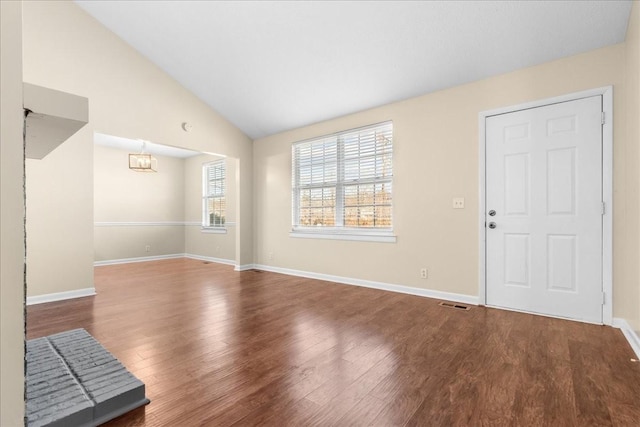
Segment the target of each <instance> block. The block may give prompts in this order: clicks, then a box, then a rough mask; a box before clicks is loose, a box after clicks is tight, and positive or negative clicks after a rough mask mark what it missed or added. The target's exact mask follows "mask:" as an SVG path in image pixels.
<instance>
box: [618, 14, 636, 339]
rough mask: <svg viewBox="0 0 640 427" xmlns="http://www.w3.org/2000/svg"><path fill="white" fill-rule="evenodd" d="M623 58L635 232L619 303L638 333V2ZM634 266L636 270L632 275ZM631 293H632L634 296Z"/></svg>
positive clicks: (630, 238)
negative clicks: (624, 292) (625, 289)
mask: <svg viewBox="0 0 640 427" xmlns="http://www.w3.org/2000/svg"><path fill="white" fill-rule="evenodd" d="M626 55H627V65H626V93H627V94H628V98H627V107H626V108H627V111H626V125H627V129H626V131H627V135H626V138H627V140H628V141H629V148H630V150H629V155H628V156H626V157H625V162H626V165H625V167H626V168H627V179H628V181H629V183H628V189H629V196H630V197H629V198H630V200H629V203H630V204H631V203H633V205H632V208H630V210H629V212H628V215H629V218H632V217H634V216H635V223H634V224H633V226H634V227H635V228H633V229H632V230H634V231H635V232H629V233H625V238H626V239H628V242H629V248H628V250H627V251H626V252H625V255H626V256H627V260H626V263H627V264H628V265H629V272H628V276H627V277H628V281H629V293H628V296H627V297H626V298H625V299H624V301H623V302H622V303H623V304H625V307H624V311H625V313H629V314H628V315H627V316H628V317H627V320H628V321H629V323H630V324H631V326H632V327H633V328H635V330H636V331H639V333H640V262H639V260H640V194H639V193H640V2H637V1H636V2H634V4H633V9H632V10H631V17H630V18H629V27H628V29H627V39H626ZM632 153H633V155H632ZM634 266H635V269H636V270H635V272H632V271H631V269H633V268H634ZM632 291H635V294H633V293H632ZM634 296H635V298H634ZM634 313H635V316H634Z"/></svg>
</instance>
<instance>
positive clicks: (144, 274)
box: [27, 259, 640, 427]
mask: <svg viewBox="0 0 640 427" xmlns="http://www.w3.org/2000/svg"><path fill="white" fill-rule="evenodd" d="M95 286H96V290H97V295H96V296H93V297H86V298H78V299H75V300H68V301H60V302H54V303H48V304H39V305H33V306H29V307H28V308H27V337H28V338H36V337H40V336H45V335H49V334H52V333H56V332H62V331H65V330H69V329H74V328H85V329H86V330H87V331H88V332H89V333H91V334H92V335H93V336H94V337H95V338H96V339H98V340H99V341H100V342H101V343H102V344H103V345H104V346H105V348H107V349H108V350H109V351H110V352H112V353H113V354H114V355H115V356H116V357H117V358H119V359H120V360H121V361H122V362H123V363H124V365H125V366H126V367H127V368H128V369H129V370H130V371H131V372H132V373H133V374H134V375H136V376H138V377H139V378H140V379H141V380H142V381H144V382H145V384H146V387H147V395H148V396H149V397H150V399H151V403H150V404H149V405H147V406H145V407H143V408H140V409H137V410H135V411H132V412H130V413H128V414H126V415H124V416H122V417H120V418H118V419H115V420H113V421H111V422H110V423H108V425H109V426H112V427H113V426H192V425H203V426H229V425H236V426H253V425H255V426H257V425H260V426H264V425H267V426H269V425H273V426H352V425H353V426H360V425H374V426H385V427H386V426H391V425H407V426H484V425H487V426H502V425H504V426H538V425H539V426H546V425H548V426H591V425H594V426H595V425H598V426H599V425H603V426H623V427H626V426H633V427H637V426H638V425H640V403H639V400H638V396H639V395H640V363H634V362H632V361H631V359H633V358H635V356H634V354H633V352H632V350H631V348H630V347H629V345H628V343H627V342H626V340H625V339H624V337H623V336H622V334H621V333H620V331H619V330H616V329H613V328H610V327H605V326H597V325H589V324H584V323H578V322H570V321H566V320H560V319H552V318H547V317H540V316H533V315H529V314H522V313H513V312H508V311H503V310H497V309H489V308H485V307H472V308H471V310H469V311H460V310H456V309H451V308H445V307H441V306H439V305H438V301H436V300H433V299H429V298H422V297H417V296H412V295H403V294H398V293H389V292H384V291H380V290H375V289H368V288H362V287H356V286H347V285H339V284H334V283H331V282H326V281H319V280H312V279H305V278H300V277H293V276H285V275H280V274H275V273H267V272H257V271H245V272H236V271H233V267H230V266H226V265H220V264H214V263H204V262H202V261H197V260H191V259H171V260H162V261H151V262H144V263H135V264H122V265H113V266H103V267H96V269H95Z"/></svg>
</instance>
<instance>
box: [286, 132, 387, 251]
mask: <svg viewBox="0 0 640 427" xmlns="http://www.w3.org/2000/svg"><path fill="white" fill-rule="evenodd" d="M386 126H390V127H391V165H392V166H391V169H392V171H393V122H392V121H390V120H389V121H385V122H380V123H376V124H372V125H367V126H362V127H359V128H353V129H347V130H344V131H340V132H335V133H332V134H328V135H324V136H320V137H315V138H310V139H306V140H302V141H297V142H294V143H293V144H292V145H291V168H292V170H291V177H292V179H291V208H292V212H291V214H292V216H291V231H290V233H289V236H290V237H295V238H314V239H334V240H360V241H375V242H387V243H395V242H396V236H395V234H394V221H393V210H394V209H393V201H394V198H393V172H392V174H391V175H390V176H389V177H388V178H383V179H378V178H377V177H374V178H360V176H359V177H358V178H357V179H356V180H349V181H347V180H346V179H345V170H346V168H345V148H344V147H345V142H344V139H342V138H344V137H345V136H347V135H352V134H354V133H360V132H365V131H367V130H372V129H376V128H384V127H386ZM332 139H335V145H336V148H335V150H336V177H335V182H332V181H331V180H328V181H323V182H322V183H319V184H310V185H306V186H302V185H300V184H299V182H300V167H299V165H298V164H297V163H296V162H297V160H298V158H297V156H296V147H297V146H300V145H302V144H312V143H314V142H320V141H323V140H326V141H327V142H330V141H331V140H332ZM325 158H326V157H325ZM357 158H358V159H360V158H366V156H362V157H357ZM374 158H375V157H374ZM351 160H353V158H352V159H351ZM323 167H324V164H323ZM385 183H388V184H390V185H391V201H390V203H389V209H390V221H391V226H389V227H358V226H346V225H344V220H345V218H344V211H345V207H344V204H345V200H344V189H345V187H348V186H353V185H367V184H371V185H376V184H385ZM317 188H330V189H334V191H335V206H334V207H333V209H334V223H335V224H341V225H335V226H321V227H314V226H304V225H300V214H301V206H300V193H301V191H302V190H303V189H317ZM373 206H374V208H375V204H374V205H373Z"/></svg>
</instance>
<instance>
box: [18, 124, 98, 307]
mask: <svg viewBox="0 0 640 427" xmlns="http://www.w3.org/2000/svg"><path fill="white" fill-rule="evenodd" d="M90 138H92V134H91V132H90V130H89V129H88V128H87V127H86V126H85V127H84V128H82V129H80V130H79V131H78V133H76V134H75V135H73V136H72V137H71V138H69V139H68V140H67V141H65V142H63V143H62V144H61V145H60V146H59V147H58V148H56V149H55V150H53V151H52V152H51V153H49V154H48V155H47V156H46V157H45V158H43V159H42V160H33V159H27V161H26V193H27V269H28V271H29V276H28V277H27V296H36V295H45V294H50V293H55V292H65V291H72V290H75V289H86V288H92V287H93V224H92V223H91V222H89V221H86V218H92V217H93V203H92V202H89V203H88V201H92V200H93V179H92V176H93V168H92V162H91V161H86V160H85V159H87V158H88V159H92V158H93V157H92V156H93V147H92V144H87V143H86V141H87V139H90Z"/></svg>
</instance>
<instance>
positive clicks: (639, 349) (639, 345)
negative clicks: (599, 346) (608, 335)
mask: <svg viewBox="0 0 640 427" xmlns="http://www.w3.org/2000/svg"><path fill="white" fill-rule="evenodd" d="M612 326H613V327H614V328H618V329H620V330H621V331H622V334H623V335H624V337H625V338H626V339H627V341H629V345H630V346H631V348H632V349H633V351H634V352H635V353H636V356H638V359H640V336H638V334H637V333H636V331H634V330H633V328H632V327H631V325H629V322H627V321H626V320H625V319H622V318H619V317H614V318H613V325H612Z"/></svg>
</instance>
